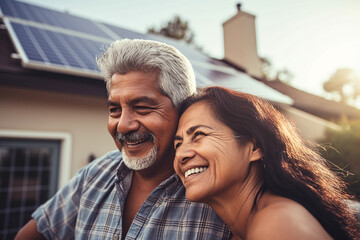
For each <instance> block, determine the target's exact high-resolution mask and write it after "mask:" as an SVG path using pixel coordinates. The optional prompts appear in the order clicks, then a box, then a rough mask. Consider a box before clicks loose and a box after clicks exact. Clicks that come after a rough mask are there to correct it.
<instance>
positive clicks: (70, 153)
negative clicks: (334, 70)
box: [0, 0, 331, 239]
mask: <svg viewBox="0 0 360 240" xmlns="http://www.w3.org/2000/svg"><path fill="white" fill-rule="evenodd" d="M0 11H1V12H0V25H1V27H0V46H1V48H0V114H1V118H0V193H1V197H0V199H1V201H0V222H1V224H3V225H2V227H1V228H0V238H4V239H10V238H12V237H13V236H14V234H15V233H16V232H17V230H18V229H19V227H20V226H22V225H23V224H24V223H25V222H26V221H27V220H28V219H29V218H30V214H31V213H32V211H33V210H34V209H35V208H36V207H37V206H39V205H40V204H41V203H43V202H44V201H46V199H48V198H49V197H50V196H51V195H53V194H54V192H55V191H56V190H57V189H58V188H59V187H61V186H63V185H64V184H65V183H66V182H67V181H68V180H69V179H70V178H71V176H73V175H74V174H75V172H76V171H77V170H78V169H80V168H81V167H83V166H85V165H86V164H87V163H88V162H89V161H91V160H93V159H94V158H95V157H99V156H102V155H103V154H104V153H106V152H108V151H110V150H113V149H115V145H114V143H113V140H112V139H111V137H110V135H109V134H108V133H107V129H106V123H107V116H108V112H107V106H106V104H107V103H106V100H107V96H106V89H105V84H104V82H103V81H102V80H101V76H100V74H99V71H98V69H97V66H96V62H95V58H96V56H99V55H100V54H101V52H102V49H104V48H106V46H108V45H109V44H110V43H111V42H113V41H114V40H116V39H120V38H130V39H134V38H142V39H151V40H157V41H162V42H165V43H168V44H170V45H173V46H174V47H176V48H177V49H179V50H180V51H181V52H182V53H183V54H184V55H185V56H186V57H188V58H189V60H190V62H191V63H192V65H193V67H194V70H195V73H196V78H197V84H198V86H199V87H203V86H209V85H219V86H225V87H229V88H233V89H236V90H239V91H244V92H247V93H251V94H255V95H257V96H260V97H262V98H265V99H267V100H269V101H270V102H271V103H272V104H274V105H275V106H276V107H277V108H279V109H280V110H281V111H283V112H285V113H286V114H288V115H289V116H290V115H291V114H292V115H296V116H298V115H299V116H301V117H302V121H303V122H307V123H308V122H310V123H311V124H313V123H314V122H316V121H318V122H321V123H318V125H319V126H322V128H318V127H316V131H314V130H312V129H313V127H311V128H308V127H307V126H306V127H302V125H301V123H302V122H301V121H300V120H298V121H297V123H298V124H299V128H300V129H301V130H302V131H303V132H305V133H306V134H308V135H307V136H308V137H310V138H316V137H317V136H319V135H321V134H322V132H321V131H322V130H323V129H324V128H325V127H326V126H331V124H330V123H328V122H327V121H325V120H323V119H320V118H316V121H315V120H314V119H313V118H314V117H315V116H313V115H311V114H307V113H305V112H303V111H301V110H298V109H295V108H293V107H292V104H293V100H292V99H291V98H290V97H288V96H286V95H284V94H282V93H281V92H280V91H277V90H275V89H273V88H272V87H269V86H267V85H266V84H264V83H263V82H260V81H258V80H256V79H255V78H254V77H259V76H260V75H259V74H260V73H259V72H258V69H257V64H258V62H257V60H256V58H255V57H254V58H252V59H253V60H252V62H251V64H250V65H247V64H243V63H238V62H237V60H234V59H233V58H235V57H236V56H233V55H229V56H228V55H226V56H225V60H226V61H225V60H218V59H213V58H210V57H209V56H206V55H205V54H203V53H201V52H199V51H197V50H195V49H193V48H192V47H189V46H188V45H186V44H185V43H182V42H179V41H175V40H172V39H168V38H165V37H161V36H157V35H150V34H142V33H138V32H134V31H130V30H127V29H124V28H120V27H118V26H114V25H111V24H107V23H103V22H100V21H93V20H91V19H86V18H82V17H77V16H74V15H71V14H68V13H63V12H58V11H54V10H51V9H47V8H42V7H39V6H35V5H32V4H27V3H23V2H18V1H12V0H2V1H0ZM236 18H237V17H235V20H236ZM235 23H236V21H235ZM248 23H250V26H254V23H253V22H251V21H248ZM242 25H243V26H244V28H246V29H248V30H249V29H250V30H251V31H252V27H246V24H242ZM232 29H237V27H236V26H235V27H234V26H232ZM230 33H231V31H230ZM230 35H231V34H230ZM253 39H254V38H253ZM229 44H230V45H231V44H233V43H232V41H231V39H230V42H229ZM249 44H250V41H249ZM255 47H256V45H255V46H254V45H252V53H256V48H255ZM245 50H246V48H245ZM231 51H232V50H230V52H231ZM234 51H235V50H234ZM252 53H251V54H252ZM241 54H247V53H242V52H241ZM251 54H250V55H244V56H247V57H246V58H245V59H242V60H241V61H243V60H246V59H247V58H248V59H250V57H251ZM255 56H256V55H255ZM232 64H235V65H236V67H234V66H233V65H232ZM249 66H252V68H250V67H249ZM241 67H244V69H246V71H248V73H246V72H244V71H241V70H239V69H240V68H241ZM252 76H253V77H252ZM260 77H261V76H260ZM289 109H291V110H289ZM291 111H292V112H291ZM293 112H295V113H293ZM299 119H300V118H299ZM309 119H311V121H310V120H309ZM318 125H316V126H318ZM304 126H305V125H304ZM312 126H315V125H312ZM308 129H310V131H309V130H308ZM317 131H318V132H317Z"/></svg>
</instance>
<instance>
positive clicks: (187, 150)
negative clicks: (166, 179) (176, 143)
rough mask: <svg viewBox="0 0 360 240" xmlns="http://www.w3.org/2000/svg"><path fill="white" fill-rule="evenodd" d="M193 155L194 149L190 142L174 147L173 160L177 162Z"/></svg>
mask: <svg viewBox="0 0 360 240" xmlns="http://www.w3.org/2000/svg"><path fill="white" fill-rule="evenodd" d="M194 156H195V151H194V150H193V148H192V147H191V146H190V144H182V145H181V146H180V147H178V148H177V149H176V153H175V160H176V161H177V162H178V163H185V162H187V161H188V160H190V159H192V158H193V157H194Z"/></svg>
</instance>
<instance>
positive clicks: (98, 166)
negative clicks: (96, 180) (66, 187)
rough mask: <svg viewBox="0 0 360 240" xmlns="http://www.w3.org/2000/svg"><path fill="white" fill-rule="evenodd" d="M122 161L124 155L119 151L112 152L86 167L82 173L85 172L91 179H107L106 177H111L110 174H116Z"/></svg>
mask: <svg viewBox="0 0 360 240" xmlns="http://www.w3.org/2000/svg"><path fill="white" fill-rule="evenodd" d="M121 161H122V155H121V153H120V152H119V150H114V151H110V152H108V153H106V154H105V155H103V156H102V157H100V158H97V159H95V160H94V161H92V162H91V163H90V164H88V165H87V166H85V167H84V168H83V169H82V171H85V172H86V175H87V176H88V177H90V178H92V177H94V176H99V175H100V176H101V175H104V177H106V175H108V176H109V173H114V174H115V173H116V171H117V169H118V167H119V165H120V163H121Z"/></svg>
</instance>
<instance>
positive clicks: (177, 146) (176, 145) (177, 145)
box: [174, 142, 181, 150]
mask: <svg viewBox="0 0 360 240" xmlns="http://www.w3.org/2000/svg"><path fill="white" fill-rule="evenodd" d="M180 145H181V142H178V143H175V146H174V148H175V150H176V149H178V148H179V147H180Z"/></svg>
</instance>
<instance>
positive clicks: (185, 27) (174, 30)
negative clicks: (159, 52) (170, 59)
mask: <svg viewBox="0 0 360 240" xmlns="http://www.w3.org/2000/svg"><path fill="white" fill-rule="evenodd" d="M148 33H153V34H160V35H164V36H166V37H170V38H174V39H177V40H184V41H185V42H186V43H193V42H194V36H195V34H194V33H193V31H192V30H191V29H190V27H189V24H188V22H187V21H184V20H182V19H181V18H180V17H179V16H175V17H174V18H173V19H172V20H170V21H169V22H168V23H167V24H166V25H165V26H163V27H161V28H160V29H159V30H157V29H156V28H155V27H151V28H149V29H148Z"/></svg>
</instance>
